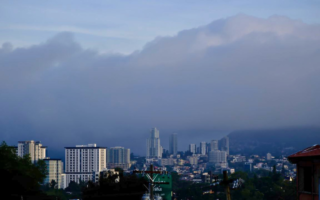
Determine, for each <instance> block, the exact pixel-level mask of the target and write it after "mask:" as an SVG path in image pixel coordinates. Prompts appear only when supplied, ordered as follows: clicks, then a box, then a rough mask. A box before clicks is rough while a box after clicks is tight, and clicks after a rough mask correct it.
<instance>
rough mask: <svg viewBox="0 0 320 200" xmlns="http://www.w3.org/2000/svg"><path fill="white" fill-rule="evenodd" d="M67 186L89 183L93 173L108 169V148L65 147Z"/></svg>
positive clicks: (90, 146)
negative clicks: (74, 183) (75, 183)
mask: <svg viewBox="0 0 320 200" xmlns="http://www.w3.org/2000/svg"><path fill="white" fill-rule="evenodd" d="M65 158H66V159H65V174H66V186H68V185H69V183H70V182H71V181H75V182H77V183H79V180H80V179H81V180H82V181H89V180H91V179H92V173H93V172H96V171H101V170H102V169H104V168H106V147H97V145H96V144H88V145H76V146H75V147H65Z"/></svg>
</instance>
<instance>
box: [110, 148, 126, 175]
mask: <svg viewBox="0 0 320 200" xmlns="http://www.w3.org/2000/svg"><path fill="white" fill-rule="evenodd" d="M107 166H108V168H115V167H120V168H122V169H125V170H126V169H128V168H129V167H130V149H125V148H124V147H112V148H110V149H107Z"/></svg>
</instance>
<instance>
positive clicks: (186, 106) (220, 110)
mask: <svg viewBox="0 0 320 200" xmlns="http://www.w3.org/2000/svg"><path fill="white" fill-rule="evenodd" d="M9 42H10V41H8V43H5V44H3V45H2V48H1V49H0V91H1V95H0V110H1V115H0V136H1V138H2V139H3V140H6V141H9V143H12V144H13V143H16V142H17V141H18V140H27V139H34V140H42V141H43V144H44V145H48V146H50V145H51V148H52V149H58V148H59V149H61V148H62V147H64V146H67V145H68V146H70V145H72V146H73V145H75V144H80V143H88V142H96V143H98V144H99V145H102V146H115V145H122V146H126V147H130V148H131V149H132V150H133V151H134V152H138V153H141V154H143V153H144V151H145V147H144V145H145V138H146V137H147V134H148V131H149V129H150V128H151V127H155V126H156V127H158V128H159V129H160V134H161V133H163V134H168V133H171V132H175V131H177V130H180V132H179V134H181V135H183V130H197V129H198V130H203V129H205V130H212V135H211V136H209V137H211V138H213V139H214V138H215V135H214V133H215V131H232V130H236V129H251V128H259V129H264V128H277V127H284V126H285V127H290V126H308V125H319V124H320V123H319V122H320V121H319V119H320V106H319V102H320V92H319V91H320V79H319V77H320V25H310V24H306V23H303V22H301V21H297V20H292V19H289V18H286V17H282V16H272V17H270V18H268V19H260V18H255V17H251V16H247V15H237V16H233V17H230V18H226V19H220V20H217V21H214V22H212V23H211V24H208V25H206V26H202V27H198V28H194V29H191V30H184V31H181V32H179V33H178V34H177V35H176V36H174V37H159V38H156V39H155V40H153V41H151V42H150V43H148V44H146V45H145V47H144V48H143V49H142V50H139V51H136V52H134V53H133V54H130V55H121V54H100V53H99V52H96V51H93V50H89V49H83V48H82V47H81V45H80V44H79V43H78V42H77V41H75V40H74V38H73V35H72V34H71V33H61V34H58V35H56V36H54V37H53V38H51V39H49V40H47V41H46V42H44V43H41V44H37V45H34V46H30V47H28V48H14V47H13V44H10V43H9ZM161 131H163V132H161ZM196 135H197V131H195V133H194V139H195V140H196V138H197V137H196ZM163 140H165V142H164V143H165V144H166V143H167V140H168V138H163ZM181 140H182V137H181ZM49 143H50V144H49ZM181 147H182V144H181ZM181 149H182V148H181ZM183 149H184V147H183ZM62 150H63V149H62Z"/></svg>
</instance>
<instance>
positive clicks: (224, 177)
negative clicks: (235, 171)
mask: <svg viewBox="0 0 320 200" xmlns="http://www.w3.org/2000/svg"><path fill="white" fill-rule="evenodd" d="M223 182H224V183H225V184H224V185H225V187H226V195H227V200H231V195H230V186H229V181H228V172H227V171H226V170H224V171H223Z"/></svg>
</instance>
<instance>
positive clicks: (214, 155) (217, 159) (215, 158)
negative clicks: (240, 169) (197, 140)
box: [209, 150, 227, 163]
mask: <svg viewBox="0 0 320 200" xmlns="http://www.w3.org/2000/svg"><path fill="white" fill-rule="evenodd" d="M209 162H210V163H226V162H227V152H225V151H220V150H213V151H210V153H209Z"/></svg>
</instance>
